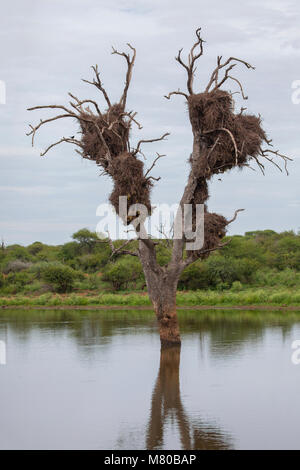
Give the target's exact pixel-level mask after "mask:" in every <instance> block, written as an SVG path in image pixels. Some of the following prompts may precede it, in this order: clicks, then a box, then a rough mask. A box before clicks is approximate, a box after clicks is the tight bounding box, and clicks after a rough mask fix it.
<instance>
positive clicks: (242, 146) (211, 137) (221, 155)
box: [188, 89, 267, 178]
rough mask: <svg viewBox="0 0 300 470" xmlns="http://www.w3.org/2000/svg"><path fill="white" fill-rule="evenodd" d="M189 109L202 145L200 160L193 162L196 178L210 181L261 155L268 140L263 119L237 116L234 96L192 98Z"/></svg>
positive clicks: (214, 94) (218, 92)
mask: <svg viewBox="0 0 300 470" xmlns="http://www.w3.org/2000/svg"><path fill="white" fill-rule="evenodd" d="M188 106H189V116H190V121H191V124H192V127H193V130H194V132H198V133H199V135H200V141H201V143H202V147H201V149H200V158H199V159H198V160H199V161H193V168H194V172H195V174H196V176H199V177H205V178H210V177H211V176H212V175H213V174H218V173H224V171H226V170H229V169H231V168H233V167H235V166H240V167H241V166H244V165H245V164H247V162H248V160H249V159H251V158H256V157H257V156H258V154H259V151H260V148H261V146H262V144H263V141H264V140H265V141H266V139H267V137H266V134H265V132H264V130H263V129H262V127H261V120H260V118H259V117H257V116H254V115H243V114H234V112H233V111H234V106H233V100H232V96H231V94H230V93H228V92H227V91H223V90H219V89H217V90H215V91H212V92H206V93H199V94H197V95H191V96H190V97H189V98H188Z"/></svg>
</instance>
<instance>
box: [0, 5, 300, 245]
mask: <svg viewBox="0 0 300 470" xmlns="http://www.w3.org/2000/svg"><path fill="white" fill-rule="evenodd" d="M299 24H300V4H299V2H298V1H296V0H295V1H288V0H285V1H281V0H272V1H271V0H270V1H268V0H267V1H256V0H251V1H250V0H245V1H243V2H237V1H236V0H228V1H226V2H223V1H220V0H212V1H210V2H207V1H203V0H186V1H185V2H182V1H179V0H159V1H158V0H140V1H137V0H126V1H123V0H110V1H102V0H84V1H83V0H51V1H50V0H43V1H40V0H39V1H36V0H26V1H23V0H10V1H3V2H1V17H0V38H1V40H0V41H1V48H0V81H1V82H2V83H5V86H6V103H5V104H3V103H2V104H0V123H1V124H0V238H2V239H3V240H4V242H5V243H6V244H13V243H19V244H22V245H28V244H30V243H32V242H34V241H37V240H39V241H42V242H44V243H49V244H60V243H65V242H67V241H69V240H70V237H71V235H72V233H74V232H75V231H77V230H78V229H80V228H82V227H88V228H89V229H91V230H95V229H96V226H97V224H98V222H99V215H97V214H96V210H97V207H98V206H99V205H100V204H104V203H107V202H108V197H109V194H110V192H111V188H112V183H111V181H110V180H109V178H108V177H103V176H100V169H99V168H98V167H97V166H96V165H95V164H94V163H93V162H89V161H86V160H82V159H81V158H80V156H79V155H78V154H77V153H76V152H75V149H74V147H73V146H71V145H69V144H62V145H60V146H57V147H54V149H52V150H51V151H50V152H49V153H48V154H47V155H46V156H45V157H41V156H40V152H41V151H42V150H43V149H45V148H46V147H47V146H48V145H50V144H51V143H53V142H55V141H57V140H59V139H60V138H61V137H62V136H71V135H74V134H75V133H76V132H77V131H78V126H77V124H76V123H75V122H73V121H72V120H70V119H69V120H67V119H66V120H59V121H55V122H54V123H50V124H49V125H45V126H43V127H42V129H41V131H40V132H39V133H38V134H37V135H36V143H35V145H36V147H34V148H32V146H31V139H30V138H29V137H27V136H26V132H28V125H29V124H30V123H32V124H34V123H37V122H38V121H39V120H40V119H41V118H46V116H47V117H50V116H52V115H53V113H52V112H51V110H48V111H32V112H28V111H27V108H28V107H31V106H37V105H41V104H68V94H67V93H68V92H72V93H74V94H75V95H77V96H79V97H82V98H93V99H96V100H97V101H99V104H100V105H101V108H102V109H104V108H105V105H104V103H103V101H102V97H101V96H100V93H99V92H98V93H97V90H96V89H95V90H93V88H94V87H91V86H89V85H87V84H86V83H84V82H82V81H81V79H82V78H87V79H91V77H92V71H91V68H90V67H91V65H94V64H98V65H99V68H100V72H101V77H102V79H103V82H104V85H105V87H106V89H107V91H108V93H109V95H110V96H111V97H112V101H114V100H118V99H119V98H120V96H121V93H122V89H123V84H124V74H125V71H126V70H125V64H124V62H125V61H122V58H120V57H118V56H115V55H111V47H112V46H114V47H116V48H117V49H119V50H126V43H128V42H129V43H131V44H132V45H133V46H134V47H135V48H136V49H137V58H136V64H135V68H134V74H133V78H132V83H131V88H130V91H129V94H128V101H127V103H128V108H129V109H130V110H134V111H137V112H138V115H137V119H138V120H139V122H140V123H141V124H142V126H143V129H141V130H137V129H134V131H133V134H132V145H133V146H134V143H135V142H137V141H138V140H140V139H150V138H155V137H159V136H161V135H162V134H163V133H165V132H170V136H169V137H168V139H167V140H166V141H164V142H158V143H153V144H148V145H147V146H146V145H145V146H144V148H143V149H144V152H145V154H146V157H147V161H146V162H145V166H146V167H149V166H151V162H152V161H153V159H154V158H155V156H156V152H159V153H163V154H166V157H164V158H162V159H161V160H160V162H159V165H157V166H156V168H155V171H154V172H153V175H154V176H161V180H160V181H159V182H158V183H157V184H156V186H155V188H154V190H153V197H152V201H153V203H154V204H156V203H157V204H158V203H159V204H163V203H165V204H175V203H177V202H178V201H179V199H180V197H181V194H182V191H183V189H184V186H185V183H186V180H187V175H188V170H189V167H188V164H187V159H188V158H189V155H190V153H191V149H192V133H191V127H190V124H189V120H188V113H187V107H186V104H185V102H184V98H183V97H180V96H173V97H172V99H171V100H169V101H168V100H166V99H165V98H164V95H165V94H167V93H168V92H170V91H173V90H176V89H178V88H180V89H181V90H183V91H185V86H186V77H185V73H184V70H183V69H182V68H181V67H180V66H179V65H178V63H177V62H176V61H175V60H174V57H175V55H176V54H177V52H178V50H179V49H180V48H182V47H183V48H184V49H183V56H184V53H187V51H188V50H189V48H190V47H191V45H192V44H193V42H194V41H195V29H196V28H197V27H201V28H202V37H203V39H204V40H205V41H206V42H205V44H204V55H203V56H202V57H201V59H200V61H199V62H198V68H197V72H196V77H195V81H194V88H195V92H201V91H203V88H204V87H205V86H206V85H207V83H208V79H209V76H210V74H211V72H212V70H213V68H214V67H215V64H216V57H217V56H218V55H222V56H223V57H224V58H227V57H230V56H234V57H239V58H242V59H244V60H246V61H248V62H250V63H251V64H252V65H253V66H255V70H248V69H246V68H245V67H243V66H242V65H239V66H237V67H236V68H235V76H236V77H237V78H238V79H239V80H240V81H241V82H242V83H243V87H244V90H245V93H246V95H248V96H249V99H248V100H247V101H244V102H243V101H242V100H241V97H239V96H238V95H234V96H235V97H236V107H237V109H238V110H239V108H240V107H241V106H247V108H248V112H251V113H255V114H258V113H260V114H261V115H262V117H263V126H264V129H265V130H266V131H267V133H268V135H269V137H272V138H273V142H274V146H275V147H276V149H277V148H278V149H280V151H281V152H282V153H284V154H287V155H289V156H292V157H293V159H294V160H293V162H291V163H290V164H289V176H287V175H286V174H285V173H280V172H279V171H278V170H277V169H276V168H274V167H273V166H272V165H267V167H266V175H265V176H263V175H262V174H261V173H260V172H259V170H258V169H257V171H253V170H251V169H244V170H243V171H238V170H232V171H231V172H229V173H225V174H224V175H222V177H221V181H219V177H215V179H214V180H212V182H211V183H210V186H209V191H210V200H209V204H208V207H209V210H210V212H217V213H220V214H223V215H224V216H226V217H228V218H231V216H232V214H233V213H234V211H235V210H236V209H238V208H244V209H245V211H244V212H242V213H241V214H240V215H239V217H238V218H237V220H236V221H235V222H234V223H233V224H231V226H230V231H229V233H230V234H243V233H244V232H246V231H251V230H263V229H273V230H276V231H284V230H295V231H298V230H300V220H299V209H300V189H299V186H300V185H299V170H300V141H299V138H300V135H299V130H300V129H299V124H300V103H298V101H300V99H299V97H300V93H298V94H297V88H296V87H299V88H300V60H299V59H300V29H299ZM297 80H298V82H297ZM293 87H294V88H293ZM227 89H229V90H230V91H232V92H234V91H237V88H236V84H234V83H233V82H232V83H231V84H229V85H228V88H227ZM298 92H299V90H298ZM2 98H3V96H2ZM0 101H1V99H0ZM2 101H3V99H2ZM297 103H298V104H297Z"/></svg>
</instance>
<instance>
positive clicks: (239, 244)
mask: <svg viewBox="0 0 300 470" xmlns="http://www.w3.org/2000/svg"><path fill="white" fill-rule="evenodd" d="M72 238H73V240H72V241H69V242H67V243H65V244H64V245H60V246H51V245H46V244H44V243H41V242H38V241H36V242H34V243H32V244H31V245H29V246H27V247H24V246H21V245H10V246H7V247H5V246H2V247H1V249H0V295H6V294H12V295H14V294H20V293H27V294H32V295H37V293H43V292H47V291H49V290H55V291H57V292H70V291H73V290H74V292H76V291H77V292H78V291H85V292H88V291H91V292H95V291H99V293H102V294H103V293H104V292H105V291H106V292H109V291H120V290H125V289H128V290H130V291H133V290H142V288H143V287H144V285H145V280H144V275H143V272H142V268H141V264H140V261H139V259H138V258H133V257H130V256H125V257H118V258H115V259H113V260H112V259H111V257H110V256H111V250H110V247H109V245H108V244H107V243H102V242H100V241H99V238H98V237H97V234H96V233H95V232H91V231H90V230H88V229H86V228H84V229H81V230H78V231H77V232H76V233H74V235H73V236H72ZM123 242H124V241H116V242H115V246H116V248H117V247H118V246H120V245H121V244H122V243H123ZM132 245H133V246H132V248H131V249H132V250H136V249H137V242H133V243H132ZM157 259H158V262H159V263H160V264H165V263H167V262H168V261H169V260H170V247H169V246H168V241H167V240H164V241H161V243H159V245H157ZM298 286H300V233H298V234H296V233H294V232H291V231H287V232H283V233H276V232H274V231H272V230H257V231H252V232H246V233H245V235H244V236H242V235H236V236H233V237H232V239H231V242H230V243H229V244H228V245H227V246H225V247H224V248H223V249H222V250H220V251H218V252H214V253H212V254H211V256H210V257H209V258H208V259H206V260H204V261H196V262H195V263H194V264H192V265H190V266H189V267H187V268H186V269H185V270H184V272H183V273H182V276H181V279H180V281H179V286H178V287H179V289H180V290H181V291H182V290H191V291H198V290H201V291H205V290H207V291H218V295H223V291H226V290H228V289H230V291H231V292H232V293H234V292H236V293H237V294H240V293H242V292H243V291H244V290H245V289H252V288H253V289H255V288H256V289H257V288H260V287H264V288H265V287H266V288H270V289H272V288H275V287H277V288H278V290H279V289H281V288H286V289H295V288H297V287H298ZM240 291H241V292H240ZM251 295H252V294H251ZM261 295H262V294H261ZM274 295H275V294H274Z"/></svg>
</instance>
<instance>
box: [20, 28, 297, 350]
mask: <svg viewBox="0 0 300 470" xmlns="http://www.w3.org/2000/svg"><path fill="white" fill-rule="evenodd" d="M203 43H204V41H203V39H202V37H201V31H200V29H197V31H196V41H195V43H194V44H193V46H192V48H191V50H190V52H189V54H188V58H187V62H185V61H184V60H183V58H182V50H180V51H179V53H178V55H177V57H176V61H177V62H178V63H179V64H180V65H181V66H182V67H183V68H184V69H185V71H186V74H187V92H186V93H185V92H182V91H180V90H177V91H173V92H170V93H169V94H168V95H167V96H166V98H167V99H170V98H171V96H173V95H181V96H183V97H184V98H185V100H186V102H187V105H188V110H189V118H190V123H191V126H192V131H193V147H192V154H191V156H190V173H189V177H188V181H187V184H186V187H185V189H184V192H183V196H182V198H181V200H180V204H179V211H181V210H182V209H183V208H184V205H186V204H189V205H190V206H191V207H192V209H193V214H194V212H195V208H196V206H197V205H198V204H203V205H204V244H203V246H202V248H201V249H195V250H189V251H186V250H185V245H186V242H187V238H186V236H185V234H184V233H183V234H182V235H181V236H180V237H177V238H174V239H173V241H172V256H171V260H170V262H169V263H168V264H167V265H165V266H160V265H159V264H158V262H157V258H156V246H157V243H156V242H155V241H154V240H152V239H151V238H147V237H142V236H141V233H145V229H144V226H143V224H142V223H140V222H139V223H138V224H137V223H136V222H137V220H138V218H137V217H138V215H139V213H138V212H137V213H136V215H130V216H129V215H126V216H125V218H124V215H123V216H122V218H123V221H124V223H125V224H127V225H129V224H132V225H133V226H134V230H135V231H136V233H137V238H138V240H139V242H138V250H137V251H130V249H129V248H130V246H129V245H130V243H129V242H128V241H127V242H125V244H124V245H123V246H121V247H119V248H118V249H115V248H114V245H113V242H112V241H111V240H108V241H109V243H110V245H111V247H112V254H113V255H114V256H118V255H121V254H131V255H133V256H138V257H139V258H140V261H141V263H142V266H143V270H144V273H145V278H146V283H147V288H148V293H149V297H150V299H151V301H152V304H153V307H154V309H155V312H156V315H157V319H158V322H159V327H160V338H161V344H162V345H163V346H165V345H166V346H168V345H174V344H177V345H178V344H180V333H179V327H178V321H177V315H176V290H177V284H178V280H179V278H180V275H181V273H182V271H183V270H184V268H186V267H187V266H188V265H190V264H191V263H193V262H194V261H196V260H197V259H204V258H206V257H207V256H209V255H210V253H212V252H213V251H215V250H217V249H220V248H222V246H224V243H223V244H222V243H221V240H222V239H223V238H224V236H225V234H226V229H227V226H228V224H229V223H231V222H233V221H234V220H235V218H236V216H237V213H238V212H239V211H240V210H241V209H238V210H237V211H236V212H235V215H234V217H233V218H232V219H231V220H226V218H225V217H223V216H222V215H218V214H215V213H210V212H209V211H208V209H207V206H206V202H207V199H208V197H209V194H208V182H209V181H210V179H211V178H212V176H213V175H216V174H219V173H224V172H225V171H228V170H230V169H231V168H234V167H240V168H242V167H244V166H249V162H250V161H251V160H252V161H254V162H256V164H257V165H258V167H259V169H260V170H261V171H262V172H263V173H264V170H265V165H264V162H265V161H269V162H271V163H273V164H274V165H276V166H277V167H278V168H279V169H281V168H280V167H279V165H278V163H277V162H276V161H274V157H279V158H280V159H281V160H282V161H283V163H284V167H285V170H286V171H287V166H286V165H287V161H288V160H290V159H289V158H288V157H287V156H285V155H282V154H280V153H279V152H278V151H277V150H274V149H273V148H272V144H271V141H270V140H268V138H267V136H266V134H265V132H264V130H263V129H262V127H261V118H260V116H254V115H250V114H245V113H244V111H245V108H242V109H241V111H240V112H239V113H235V111H234V104H233V98H232V94H231V93H230V92H228V91H225V90H223V89H221V87H222V86H223V85H225V84H227V83H228V82H229V81H233V82H234V83H235V84H236V85H237V87H238V89H239V92H240V93H241V95H242V97H243V98H244V99H246V98H247V97H246V96H245V94H244V90H243V87H242V85H241V83H240V81H239V80H238V79H237V78H235V77H234V76H232V75H231V73H232V69H233V68H234V67H235V66H236V65H238V64H241V65H243V66H245V67H246V68H248V69H253V68H254V67H252V66H251V65H250V64H249V63H248V62H246V61H244V60H241V59H238V58H235V57H230V58H229V59H227V60H225V61H223V62H222V57H218V58H217V65H216V68H215V69H214V70H213V72H212V74H211V76H210V78H209V81H208V85H207V87H206V89H205V90H204V91H203V92H201V93H195V92H194V75H195V69H196V67H195V64H196V62H197V61H198V60H199V59H200V57H201V56H202V54H203ZM128 47H129V49H130V53H125V52H119V51H117V50H116V49H114V48H113V51H112V54H116V55H119V56H121V57H123V58H124V59H125V62H126V66H127V72H126V78H125V86H124V90H123V92H122V96H121V98H120V101H119V102H117V103H112V102H111V100H110V98H109V96H108V94H107V92H106V89H105V88H104V86H103V83H102V81H101V78H100V73H99V69H98V66H97V65H96V66H94V67H92V69H93V72H94V78H93V80H92V81H89V80H84V81H85V82H86V83H89V84H91V85H93V86H95V87H96V88H97V89H98V90H99V91H100V92H101V93H102V95H103V97H104V100H105V102H106V110H104V111H102V110H100V106H99V105H98V103H97V102H96V101H94V100H92V99H84V100H81V99H79V98H78V97H76V96H74V95H73V94H71V93H69V96H70V98H71V100H70V101H69V105H68V106H63V105H46V106H34V107H32V108H29V110H30V111H32V110H37V109H53V110H55V111H57V110H58V111H59V114H58V115H55V116H53V117H50V118H48V119H45V120H40V122H39V123H38V124H37V125H36V126H30V131H29V133H28V134H27V135H30V136H31V138H32V145H33V144H34V138H35V134H36V132H37V130H39V129H40V127H41V126H43V125H44V124H47V123H49V122H52V121H55V120H58V119H63V118H73V119H75V120H76V121H77V122H78V124H79V129H80V136H81V137H80V139H79V138H78V139H77V138H75V136H72V137H62V138H61V139H60V140H58V141H57V142H54V143H52V144H51V145H49V147H48V148H46V150H45V151H44V152H42V154H41V155H46V153H47V152H48V151H49V150H50V149H52V148H53V147H55V146H56V145H58V144H61V143H70V144H74V145H75V146H76V147H77V148H76V151H77V152H78V153H79V154H80V155H81V157H82V158H85V159H88V160H92V161H94V162H95V163H96V164H97V165H98V166H100V167H101V169H102V172H103V173H104V174H106V175H109V176H110V177H111V179H112V181H113V190H112V193H111V195H110V197H109V200H110V202H111V204H112V205H113V207H114V208H115V210H116V212H117V213H118V214H119V215H120V207H119V201H120V199H119V197H120V196H126V198H127V203H128V206H131V205H135V204H139V205H141V204H142V205H143V207H146V208H147V211H148V214H149V215H150V214H151V210H152V207H151V201H150V193H151V188H152V186H153V184H154V182H155V180H157V179H158V178H154V177H153V176H151V171H152V169H153V168H154V166H155V165H156V163H157V161H158V160H159V158H160V157H161V155H159V154H158V155H157V158H156V159H155V160H154V162H153V163H152V165H151V166H150V167H149V169H148V170H145V168H144V162H143V161H142V159H141V157H144V154H143V153H142V150H141V146H142V144H144V143H147V142H155V141H160V140H163V139H165V137H167V135H168V133H165V134H163V135H162V136H161V137H159V138H154V139H150V140H145V139H143V140H140V141H139V142H138V144H137V145H136V147H135V148H133V147H132V146H131V145H130V139H129V137H130V129H131V127H132V126H133V125H136V126H137V127H138V128H139V129H141V125H140V123H139V122H138V121H137V119H136V113H135V112H133V111H128V110H127V108H126V104H127V94H128V89H129V86H130V81H131V77H132V71H133V66H134V62H135V58H136V50H135V48H134V47H132V46H131V45H130V44H128ZM263 144H267V146H266V147H265V148H264V147H263ZM178 217H179V218H181V219H182V222H183V217H184V216H183V211H181V212H178ZM192 221H193V222H192V225H193V227H192V228H193V230H194V231H197V230H198V227H197V226H196V225H197V219H196V218H195V216H194V215H193V218H192ZM125 248H126V249H125Z"/></svg>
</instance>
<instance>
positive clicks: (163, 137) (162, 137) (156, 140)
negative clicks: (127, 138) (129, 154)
mask: <svg viewBox="0 0 300 470" xmlns="http://www.w3.org/2000/svg"><path fill="white" fill-rule="evenodd" d="M168 135H170V132H166V133H165V134H164V135H162V136H161V137H159V138H158V139H143V140H140V141H139V142H138V144H137V147H136V149H135V151H134V155H135V154H136V153H137V152H139V151H140V146H141V145H142V144H148V143H151V142H158V141H160V140H164V139H165V138H166V137H167V136H168Z"/></svg>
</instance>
